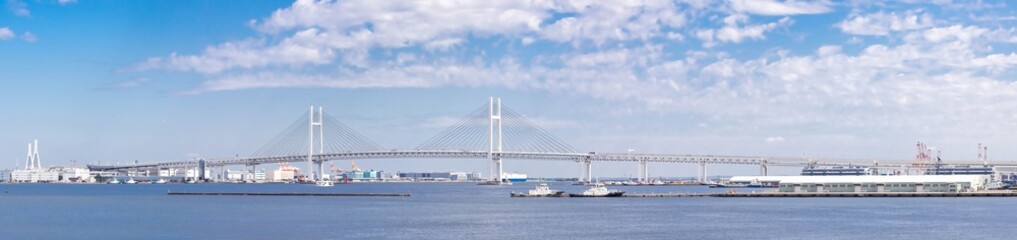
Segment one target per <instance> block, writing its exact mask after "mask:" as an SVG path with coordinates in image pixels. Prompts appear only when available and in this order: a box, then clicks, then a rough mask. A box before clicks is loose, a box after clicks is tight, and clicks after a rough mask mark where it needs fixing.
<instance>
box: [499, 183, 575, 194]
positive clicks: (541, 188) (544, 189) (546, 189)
mask: <svg viewBox="0 0 1017 240" xmlns="http://www.w3.org/2000/svg"><path fill="white" fill-rule="evenodd" d="M509 195H510V196H512V197H562V196H564V195H565V192H564V191H558V190H551V187H550V186H548V185H547V183H541V184H537V187H536V188H534V189H531V190H530V191H529V192H526V193H509Z"/></svg>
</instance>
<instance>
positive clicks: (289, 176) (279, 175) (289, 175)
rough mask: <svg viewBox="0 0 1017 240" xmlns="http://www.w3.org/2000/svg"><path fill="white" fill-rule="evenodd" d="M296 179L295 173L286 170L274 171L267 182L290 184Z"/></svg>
mask: <svg viewBox="0 0 1017 240" xmlns="http://www.w3.org/2000/svg"><path fill="white" fill-rule="evenodd" d="M294 177H296V172H294V171H292V170H287V169H276V170H272V173H271V174H269V175H268V181H271V182H290V181H293V179H294Z"/></svg>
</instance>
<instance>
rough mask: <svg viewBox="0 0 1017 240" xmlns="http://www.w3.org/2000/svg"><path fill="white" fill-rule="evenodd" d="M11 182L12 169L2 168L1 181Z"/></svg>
mask: <svg viewBox="0 0 1017 240" xmlns="http://www.w3.org/2000/svg"><path fill="white" fill-rule="evenodd" d="M9 182H11V170H7V169H4V170H0V183H9Z"/></svg>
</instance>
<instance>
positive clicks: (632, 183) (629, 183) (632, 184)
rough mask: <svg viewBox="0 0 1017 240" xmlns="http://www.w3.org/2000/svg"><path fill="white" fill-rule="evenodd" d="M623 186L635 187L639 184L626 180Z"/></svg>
mask: <svg viewBox="0 0 1017 240" xmlns="http://www.w3.org/2000/svg"><path fill="white" fill-rule="evenodd" d="M622 185H625V186H635V185H639V183H637V182H633V181H632V180H626V181H624V182H622Z"/></svg>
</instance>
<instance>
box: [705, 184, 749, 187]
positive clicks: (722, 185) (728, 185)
mask: <svg viewBox="0 0 1017 240" xmlns="http://www.w3.org/2000/svg"><path fill="white" fill-rule="evenodd" d="M744 187H748V185H747V184H733V183H727V184H724V183H716V184H713V185H710V188H744Z"/></svg>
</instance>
